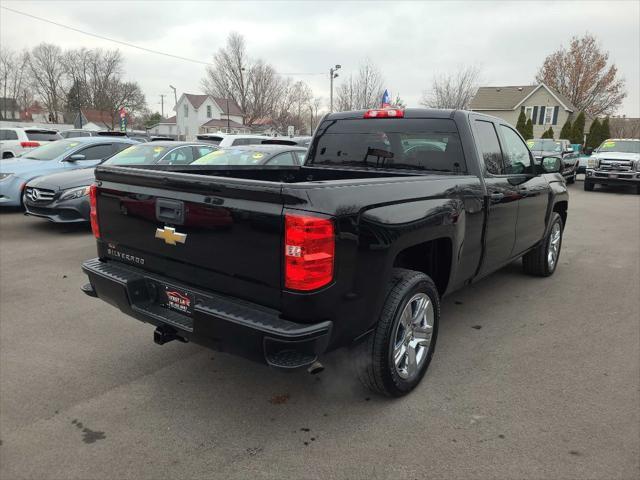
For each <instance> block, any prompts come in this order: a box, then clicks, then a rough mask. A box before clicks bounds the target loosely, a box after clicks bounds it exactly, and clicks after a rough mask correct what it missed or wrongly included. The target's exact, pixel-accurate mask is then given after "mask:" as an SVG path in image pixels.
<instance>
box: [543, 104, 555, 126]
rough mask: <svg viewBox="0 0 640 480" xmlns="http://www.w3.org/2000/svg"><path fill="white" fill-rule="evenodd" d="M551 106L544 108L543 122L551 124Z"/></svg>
mask: <svg viewBox="0 0 640 480" xmlns="http://www.w3.org/2000/svg"><path fill="white" fill-rule="evenodd" d="M553 110H554V108H553V107H546V108H545V110H544V124H545V125H551V124H552V123H553Z"/></svg>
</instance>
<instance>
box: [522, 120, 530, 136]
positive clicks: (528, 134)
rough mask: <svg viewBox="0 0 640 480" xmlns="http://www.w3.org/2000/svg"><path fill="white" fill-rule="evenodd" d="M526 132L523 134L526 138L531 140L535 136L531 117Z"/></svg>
mask: <svg viewBox="0 0 640 480" xmlns="http://www.w3.org/2000/svg"><path fill="white" fill-rule="evenodd" d="M524 132H525V134H524V135H522V136H523V137H524V139H525V140H530V139H532V138H533V122H532V121H531V119H530V118H529V119H528V120H527V123H526V125H525V131H524Z"/></svg>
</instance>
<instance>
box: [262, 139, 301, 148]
mask: <svg viewBox="0 0 640 480" xmlns="http://www.w3.org/2000/svg"><path fill="white" fill-rule="evenodd" d="M261 143H262V144H263V145H298V146H300V147H309V145H310V144H311V137H275V138H267V139H266V140H263V141H262V142H261Z"/></svg>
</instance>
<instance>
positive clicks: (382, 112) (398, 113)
mask: <svg viewBox="0 0 640 480" xmlns="http://www.w3.org/2000/svg"><path fill="white" fill-rule="evenodd" d="M403 117H404V110H401V109H399V108H381V109H379V110H367V111H366V112H364V118H403Z"/></svg>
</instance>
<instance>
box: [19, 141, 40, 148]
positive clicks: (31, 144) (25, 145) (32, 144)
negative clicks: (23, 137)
mask: <svg viewBox="0 0 640 480" xmlns="http://www.w3.org/2000/svg"><path fill="white" fill-rule="evenodd" d="M20 146H21V147H22V148H33V147H39V146H40V144H39V143H38V142H20Z"/></svg>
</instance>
